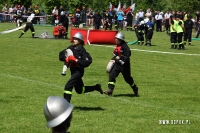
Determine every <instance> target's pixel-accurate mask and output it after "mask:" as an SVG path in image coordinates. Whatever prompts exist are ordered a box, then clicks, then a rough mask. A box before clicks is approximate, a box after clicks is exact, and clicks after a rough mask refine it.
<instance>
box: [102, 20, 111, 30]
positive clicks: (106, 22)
mask: <svg viewBox="0 0 200 133" xmlns="http://www.w3.org/2000/svg"><path fill="white" fill-rule="evenodd" d="M103 26H104V30H105V31H106V30H107V29H108V28H109V29H111V28H110V26H111V23H110V22H109V20H108V18H106V19H105V20H104V25H103Z"/></svg>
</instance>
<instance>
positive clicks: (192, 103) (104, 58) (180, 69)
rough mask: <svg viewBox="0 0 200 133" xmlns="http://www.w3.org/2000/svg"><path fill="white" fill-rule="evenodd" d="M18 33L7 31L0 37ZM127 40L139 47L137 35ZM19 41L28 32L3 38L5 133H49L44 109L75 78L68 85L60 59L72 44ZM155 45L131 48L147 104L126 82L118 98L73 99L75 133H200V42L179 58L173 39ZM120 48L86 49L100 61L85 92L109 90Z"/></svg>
mask: <svg viewBox="0 0 200 133" xmlns="http://www.w3.org/2000/svg"><path fill="white" fill-rule="evenodd" d="M14 27H15V25H14V24H8V23H7V24H6V23H1V24H0V31H4V30H7V29H9V28H14ZM35 29H36V35H40V34H41V33H43V32H45V31H47V32H49V34H50V36H51V35H52V34H51V33H52V30H53V27H47V26H35ZM122 32H123V33H124V34H125V36H126V41H128V42H131V41H134V40H136V37H135V33H134V32H131V31H125V30H124V31H122ZM20 33H21V30H19V31H16V32H12V33H9V34H2V35H0V40H1V43H0V50H1V52H0V55H1V59H0V81H1V82H0V86H1V89H0V110H1V113H0V119H1V121H0V132H2V133H13V132H15V133H45V132H50V130H49V129H48V128H46V125H45V124H46V121H45V118H44V115H43V106H44V104H45V102H46V99H47V97H48V96H50V95H58V96H62V95H63V94H62V93H63V88H64V86H65V83H66V82H67V80H68V79H69V77H70V75H69V72H68V73H67V75H66V77H63V76H61V70H62V65H63V63H62V62H60V61H59V60H58V53H59V52H60V51H61V50H62V49H64V48H66V47H67V46H69V45H70V44H71V43H70V42H69V40H59V39H39V38H35V39H32V38H31V33H30V31H28V32H27V33H26V34H24V36H22V38H18V36H19V35H20ZM193 36H194V35H193ZM152 44H153V46H152V47H145V46H138V45H129V47H130V48H131V49H132V56H131V72H132V76H133V78H134V80H135V82H136V84H137V85H138V86H139V93H140V97H139V98H136V97H133V92H132V90H131V88H130V87H129V86H128V85H127V84H126V83H125V81H124V80H123V77H122V76H121V75H119V77H118V78H117V82H116V88H115V90H114V95H113V97H108V96H106V95H101V94H99V93H98V92H92V93H87V94H83V95H78V94H76V92H75V91H74V92H73V96H72V101H71V103H72V104H73V105H74V106H75V108H74V111H73V114H74V115H73V120H72V123H71V127H70V132H71V133H103V132H104V133H133V132H137V133H158V132H161V133H169V132H170V133H172V132H173V133H178V132H180V133H188V132H191V133H198V132H199V127H198V125H199V123H200V120H199V118H200V114H199V112H200V106H199V102H200V98H199V95H200V87H199V86H200V76H199V71H200V58H199V57H200V56H199V55H200V42H199V41H193V43H192V44H193V45H192V46H186V49H187V50H184V51H183V50H180V51H179V50H172V49H170V41H169V36H167V35H166V34H165V33H164V32H159V33H157V32H154V36H153V40H152ZM106 46H108V45H106ZM112 46H113V47H114V45H112ZM113 47H105V46H98V47H97V46H94V45H86V46H85V48H86V49H87V51H88V52H89V53H90V54H91V56H92V58H93V63H92V64H91V65H90V66H89V67H88V68H86V69H85V75H84V77H83V81H84V84H85V85H94V84H96V83H98V82H100V83H101V84H102V87H103V89H104V90H107V81H108V75H107V74H106V72H105V68H106V65H107V63H108V61H109V60H110V58H111V57H112V55H111V52H112V51H113ZM139 50H146V51H139ZM148 51H161V52H171V53H159V52H148ZM177 53H182V54H177ZM192 54H196V55H192ZM159 120H190V124H169V125H162V124H159Z"/></svg>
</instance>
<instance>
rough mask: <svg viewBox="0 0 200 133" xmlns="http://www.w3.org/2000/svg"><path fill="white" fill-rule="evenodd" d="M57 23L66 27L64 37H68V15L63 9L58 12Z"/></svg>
mask: <svg viewBox="0 0 200 133" xmlns="http://www.w3.org/2000/svg"><path fill="white" fill-rule="evenodd" d="M59 23H61V24H62V26H64V27H65V29H66V33H65V38H66V39H68V37H67V35H68V26H69V18H68V15H67V14H65V12H64V11H62V12H61V14H60V19H59Z"/></svg>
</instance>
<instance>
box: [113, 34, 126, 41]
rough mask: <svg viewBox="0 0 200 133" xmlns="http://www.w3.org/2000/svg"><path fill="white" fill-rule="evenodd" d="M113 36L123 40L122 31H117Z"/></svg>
mask: <svg viewBox="0 0 200 133" xmlns="http://www.w3.org/2000/svg"><path fill="white" fill-rule="evenodd" d="M115 38H117V39H120V40H123V41H124V39H125V37H124V34H123V33H122V32H118V33H117V35H116V36H115Z"/></svg>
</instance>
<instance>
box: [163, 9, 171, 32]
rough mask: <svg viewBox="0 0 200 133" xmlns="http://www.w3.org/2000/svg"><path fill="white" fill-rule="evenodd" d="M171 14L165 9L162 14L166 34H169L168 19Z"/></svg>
mask: <svg viewBox="0 0 200 133" xmlns="http://www.w3.org/2000/svg"><path fill="white" fill-rule="evenodd" d="M171 15H172V14H171V13H170V12H169V11H167V12H166V13H165V15H164V18H165V30H166V33H167V35H169V27H170V25H169V19H170V16H171Z"/></svg>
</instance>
